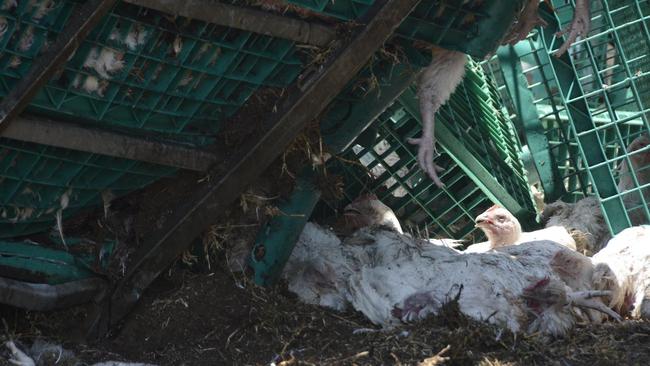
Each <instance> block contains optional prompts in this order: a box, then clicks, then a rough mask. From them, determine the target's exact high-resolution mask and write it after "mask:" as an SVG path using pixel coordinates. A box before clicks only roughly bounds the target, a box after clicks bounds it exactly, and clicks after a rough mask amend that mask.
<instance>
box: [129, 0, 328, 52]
mask: <svg viewBox="0 0 650 366" xmlns="http://www.w3.org/2000/svg"><path fill="white" fill-rule="evenodd" d="M125 2H127V3H131V4H134V5H138V6H142V7H145V8H149V9H154V10H158V11H161V12H163V13H168V14H174V15H180V16H183V17H188V18H192V19H198V20H203V21H205V22H208V23H214V24H218V25H223V26H226V27H231V28H237V29H242V30H245V31H249V32H253V33H260V34H265V35H267V36H272V37H278V38H284V39H290V40H292V41H295V42H299V43H305V44H311V45H314V46H319V47H324V46H327V45H328V44H329V43H330V42H331V41H332V40H334V38H335V37H336V31H335V30H334V29H333V28H330V27H328V26H325V25H321V24H316V23H310V22H306V21H304V20H298V19H293V18H289V17H283V16H280V15H275V14H273V13H270V12H265V11H261V10H255V9H250V8H244V7H241V6H235V5H229V4H224V3H220V2H218V1H215V0H186V1H177V0H125Z"/></svg>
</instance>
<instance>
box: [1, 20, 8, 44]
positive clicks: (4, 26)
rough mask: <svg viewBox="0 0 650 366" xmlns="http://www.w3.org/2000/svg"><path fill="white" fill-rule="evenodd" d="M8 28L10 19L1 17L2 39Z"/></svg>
mask: <svg viewBox="0 0 650 366" xmlns="http://www.w3.org/2000/svg"><path fill="white" fill-rule="evenodd" d="M7 29H9V21H7V18H5V17H0V39H2V38H3V37H4V36H5V33H7Z"/></svg>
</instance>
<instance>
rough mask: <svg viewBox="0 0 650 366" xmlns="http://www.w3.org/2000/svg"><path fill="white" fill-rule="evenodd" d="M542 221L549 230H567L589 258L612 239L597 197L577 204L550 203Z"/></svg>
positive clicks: (582, 200) (542, 215)
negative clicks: (560, 228) (551, 228)
mask: <svg viewBox="0 0 650 366" xmlns="http://www.w3.org/2000/svg"><path fill="white" fill-rule="evenodd" d="M540 221H541V222H542V223H543V224H545V226H546V227H547V228H548V227H551V226H560V227H564V228H566V230H568V231H569V233H571V235H572V236H573V237H574V238H575V239H576V247H577V250H578V251H579V252H581V253H583V254H585V255H588V256H591V255H593V254H594V253H596V252H598V251H599V250H600V249H602V248H603V247H604V246H605V245H606V244H607V241H608V240H609V239H611V234H610V232H609V229H608V228H607V225H606V224H605V218H604V217H603V212H602V211H601V209H600V203H599V202H598V199H597V198H595V197H585V198H583V199H581V200H579V201H578V202H576V203H566V202H563V201H556V202H553V203H550V204H548V205H546V206H545V207H544V211H542V213H541V214H540Z"/></svg>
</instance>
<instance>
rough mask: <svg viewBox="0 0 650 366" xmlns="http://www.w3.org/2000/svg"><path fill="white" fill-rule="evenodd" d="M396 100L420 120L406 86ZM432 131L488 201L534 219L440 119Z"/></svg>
mask: <svg viewBox="0 0 650 366" xmlns="http://www.w3.org/2000/svg"><path fill="white" fill-rule="evenodd" d="M399 101H400V104H401V105H402V106H404V108H405V109H406V110H407V111H408V113H409V114H410V115H411V116H413V118H416V119H417V120H420V108H419V106H418V103H417V97H416V96H415V94H414V93H413V92H412V91H411V90H410V89H407V90H406V91H405V92H404V94H402V95H401V96H400V97H399ZM435 134H436V141H438V143H439V144H440V145H442V146H443V147H444V148H445V150H447V151H448V152H449V155H450V156H451V157H452V159H454V161H455V162H456V163H457V164H458V166H460V167H461V169H462V170H463V172H465V174H467V176H468V177H469V178H470V179H472V181H473V182H474V183H476V185H477V186H478V187H479V188H480V189H481V191H483V193H485V195H486V196H487V197H488V198H489V199H490V200H491V201H492V202H496V203H498V204H499V205H501V206H503V207H504V208H506V209H507V210H508V211H510V212H511V213H512V214H513V215H515V216H516V217H517V218H518V219H520V220H521V221H522V222H523V223H529V222H531V223H532V221H534V218H533V217H532V216H533V214H532V213H531V212H530V211H529V210H528V209H526V207H523V206H522V205H520V204H519V202H517V200H516V199H515V198H514V197H512V195H511V194H510V193H508V191H506V190H505V188H503V186H501V184H499V182H498V181H497V180H496V178H494V175H493V174H492V173H490V171H488V170H487V168H485V167H484V166H483V164H481V162H480V161H478V159H476V158H475V157H474V156H472V154H470V153H468V152H467V150H466V149H465V147H464V145H463V142H462V141H460V140H458V139H457V138H456V137H455V136H454V134H453V133H452V132H451V131H450V130H449V128H447V126H445V124H444V123H436V129H435Z"/></svg>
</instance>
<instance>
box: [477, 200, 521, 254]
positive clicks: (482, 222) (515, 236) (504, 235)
mask: <svg viewBox="0 0 650 366" xmlns="http://www.w3.org/2000/svg"><path fill="white" fill-rule="evenodd" d="M474 222H475V223H476V227H478V228H481V230H483V232H484V233H485V236H487V238H488V242H489V244H490V247H491V248H498V247H502V246H506V245H513V244H515V243H516V242H517V241H518V240H519V238H520V236H521V225H520V224H519V220H517V218H516V217H514V216H513V215H512V214H511V213H510V212H509V211H508V210H506V209H505V208H503V207H501V206H498V205H495V206H492V207H490V208H489V209H487V210H486V211H485V212H483V213H482V214H480V215H478V217H477V218H476V220H474Z"/></svg>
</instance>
